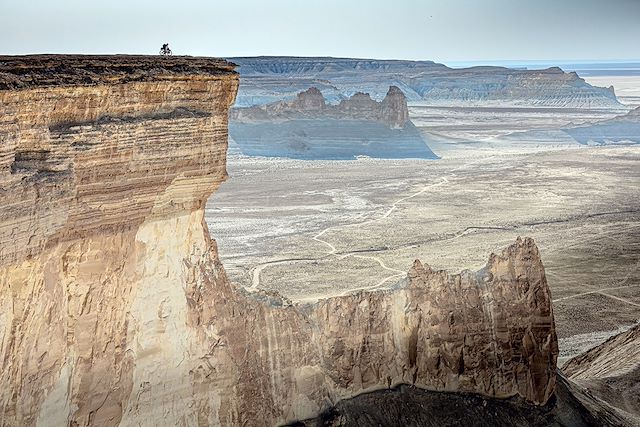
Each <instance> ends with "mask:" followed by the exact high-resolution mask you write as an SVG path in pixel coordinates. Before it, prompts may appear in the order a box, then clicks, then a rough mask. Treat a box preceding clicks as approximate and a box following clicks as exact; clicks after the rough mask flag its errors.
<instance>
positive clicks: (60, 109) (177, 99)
mask: <svg viewBox="0 0 640 427" xmlns="http://www.w3.org/2000/svg"><path fill="white" fill-rule="evenodd" d="M67 58H68V57H60V58H53V59H51V61H54V62H55V61H58V62H60V63H64V62H65V61H66V60H67ZM91 58H93V59H91ZM93 60H95V61H96V64H104V63H106V64H110V65H109V67H97V66H96V67H94V66H93V65H92V64H93V63H92V61H93ZM3 61H4V62H0V68H3V69H4V70H5V72H6V70H7V68H9V69H11V67H8V66H7V65H6V64H7V63H11V61H13V63H15V64H20V65H15V66H14V67H15V68H16V69H18V68H19V69H20V70H19V71H14V72H13V74H14V75H29V76H31V77H29V79H28V80H29V81H41V82H43V81H45V80H47V79H46V75H47V73H48V71H46V68H42V66H41V64H42V60H41V57H21V58H19V59H11V60H7V59H3ZM74 61H75V60H74ZM119 61H123V63H126V64H128V65H127V67H130V68H129V69H128V70H129V71H126V72H124V71H123V74H121V75H119V77H118V78H117V79H116V80H115V82H114V83H108V81H109V80H110V79H111V74H110V71H108V70H110V69H113V68H117V69H120V70H122V69H123V68H122V67H120V66H119ZM132 61H133V60H132V59H131V58H130V57H126V58H120V57H90V58H82V61H81V63H77V62H73V63H74V64H76V65H77V69H76V70H75V71H74V73H77V74H78V75H81V74H82V73H84V71H83V70H90V71H87V72H90V73H91V74H92V75H93V77H92V78H91V79H90V80H87V81H84V80H83V81H77V82H76V83H69V81H67V80H64V79H63V80H60V81H58V83H60V85H58V86H57V85H56V84H55V82H56V81H54V80H47V81H48V83H47V84H46V85H43V84H34V85H31V86H29V85H26V86H24V85H23V86H20V88H19V89H5V90H0V100H1V102H0V108H1V111H0V138H1V139H0V141H1V145H0V165H2V167H1V168H0V183H1V186H0V187H1V188H2V196H3V204H2V205H0V239H1V240H0V245H1V246H0V248H1V249H2V254H1V255H2V258H1V262H0V358H1V359H2V361H3V367H2V370H1V371H0V385H2V387H1V388H0V420H1V421H0V423H1V424H3V425H27V426H29V425H35V424H37V423H46V424H48V425H78V426H88V425H105V426H113V425H119V424H122V425H154V424H165V425H166V424H187V425H195V424H198V425H225V426H226V425H255V426H267V425H274V424H281V423H286V422H291V421H294V420H299V419H308V418H311V417H315V416H317V415H318V414H320V413H322V411H324V410H326V409H327V408H329V407H331V405H332V404H334V403H335V402H337V401H339V400H341V399H345V398H349V397H352V396H354V395H357V394H360V393H363V392H366V391H371V390H378V389H385V388H387V387H389V386H394V385H397V384H402V383H408V384H415V385H416V386H418V387H422V388H427V389H432V390H447V391H465V392H472V393H478V394H482V395H485V396H490V397H496V398H503V397H509V396H520V397H521V398H522V399H524V400H525V401H526V402H529V403H532V404H544V403H545V402H547V400H548V398H549V396H550V395H551V393H552V392H553V387H554V383H555V361H556V355H557V343H556V337H555V329H554V325H553V313H552V311H551V306H550V298H549V290H548V287H547V283H546V279H545V276H544V269H543V266H542V263H541V261H540V258H539V255H538V251H537V249H536V247H535V245H534V243H533V241H531V240H530V239H525V240H524V241H522V240H518V241H517V242H516V243H515V244H514V245H512V246H510V247H509V248H508V249H507V250H505V251H504V252H503V253H502V254H501V255H497V256H493V257H492V258H491V260H490V262H489V264H488V265H487V267H486V268H485V269H483V270H482V271H480V272H478V273H475V274H474V273H468V272H466V273H463V274H461V275H448V274H447V273H445V272H434V271H431V270H429V269H426V268H423V267H421V266H420V265H419V264H416V266H415V267H414V268H413V269H412V270H411V272H410V275H409V277H408V279H407V280H406V281H405V282H406V283H405V284H404V286H401V285H399V286H398V287H397V288H396V289H394V290H387V291H379V292H361V293H358V294H354V295H347V296H344V297H336V298H329V299H326V300H323V301H320V302H318V303H316V304H309V305H304V306H292V305H290V304H288V303H287V302H286V301H284V300H282V299H280V298H279V297H277V296H268V295H266V294H262V293H256V294H253V295H247V294H246V293H245V292H241V291H240V290H238V289H237V288H236V287H235V286H233V285H232V284H230V283H229V281H228V279H227V277H226V274H225V272H224V269H223V267H222V266H221V265H220V262H219V260H218V256H217V249H216V245H215V242H214V241H213V240H212V239H211V238H210V236H209V233H208V230H207V226H206V223H205V221H204V205H205V203H204V202H205V200H206V198H207V197H208V196H209V195H210V194H211V192H213V191H214V190H215V188H216V187H217V186H218V185H219V184H220V182H221V181H222V180H224V178H225V176H226V173H225V153H226V147H227V112H228V108H229V106H230V105H231V103H232V102H233V99H234V95H235V93H236V90H237V87H238V76H237V75H236V74H235V73H234V72H233V71H232V70H231V66H230V65H229V64H227V65H225V64H226V63H222V65H221V66H220V67H214V68H212V69H211V70H212V71H211V72H210V73H209V72H208V71H203V69H200V71H198V72H194V73H192V72H191V71H189V72H186V73H184V74H181V73H180V71H179V70H180V69H181V67H182V66H177V65H176V66H175V67H173V71H171V72H170V73H169V76H170V77H167V73H165V72H164V71H162V70H165V69H168V68H167V67H168V64H181V63H182V64H183V66H184V67H186V68H185V69H190V70H191V69H192V68H191V65H190V64H191V62H190V61H193V62H194V63H198V62H199V61H204V62H207V61H206V60H205V59H188V58H175V59H174V58H171V59H167V58H160V57H154V58H142V59H140V64H144V66H143V65H141V66H140V68H137V67H136V65H135V63H134V62H132ZM172 61H175V62H172ZM214 63H218V62H215V61H212V62H211V64H214ZM76 65H74V67H76ZM152 69H153V70H158V72H157V73H156V72H155V71H154V72H153V73H152V74H148V73H151V72H150V71H149V70H152ZM39 73H43V75H42V76H41V77H38V75H39ZM127 73H131V75H132V76H133V75H136V76H139V77H140V76H143V75H144V77H140V79H141V80H140V79H139V78H136V79H133V77H131V76H130V77H127V76H126V74H127ZM3 78H4V77H3ZM70 81H75V80H74V79H71V80H70Z"/></svg>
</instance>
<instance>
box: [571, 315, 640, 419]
mask: <svg viewBox="0 0 640 427" xmlns="http://www.w3.org/2000/svg"><path fill="white" fill-rule="evenodd" d="M562 371H563V372H564V374H565V375H566V376H567V377H568V378H570V379H571V380H572V381H574V382H576V383H577V384H579V385H581V386H582V387H584V388H586V389H587V390H589V391H590V393H591V394H592V395H595V396H597V397H599V398H600V399H602V400H604V401H605V402H607V403H609V404H610V405H611V406H613V407H614V408H617V409H619V410H620V411H622V413H623V414H624V415H626V416H627V417H628V418H631V419H632V420H634V421H635V424H636V425H640V325H636V326H634V327H633V328H631V329H629V330H628V331H625V332H622V333H620V334H618V335H615V336H613V337H611V338H609V339H608V340H607V341H605V342H604V343H602V344H600V345H598V346H596V347H594V348H592V349H591V350H589V351H587V352H586V353H583V354H581V355H579V356H576V357H574V358H573V359H571V360H569V361H567V363H565V364H564V366H563V367H562Z"/></svg>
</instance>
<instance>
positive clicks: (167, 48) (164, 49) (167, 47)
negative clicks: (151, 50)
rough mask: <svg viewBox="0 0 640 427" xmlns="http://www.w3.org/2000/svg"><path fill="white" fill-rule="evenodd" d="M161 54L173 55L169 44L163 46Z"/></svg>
mask: <svg viewBox="0 0 640 427" xmlns="http://www.w3.org/2000/svg"><path fill="white" fill-rule="evenodd" d="M160 54H161V55H171V49H169V43H165V44H163V45H162V48H161V49H160Z"/></svg>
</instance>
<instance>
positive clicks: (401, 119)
mask: <svg viewBox="0 0 640 427" xmlns="http://www.w3.org/2000/svg"><path fill="white" fill-rule="evenodd" d="M229 119H230V120H231V121H232V122H245V123H253V122H261V121H282V120H302V119H313V120H322V119H335V120H363V121H365V120H366V121H374V122H380V123H383V124H385V125H386V126H388V127H389V128H392V129H402V128H404V127H405V125H406V124H407V123H408V122H409V108H408V107H407V98H406V97H405V96H404V93H402V91H401V90H400V89H399V88H397V87H396V86H391V87H389V91H388V92H387V95H386V96H385V97H384V99H383V100H382V101H381V102H377V101H374V100H373V99H372V98H371V96H370V95H369V94H368V93H362V92H356V93H355V94H353V95H352V96H351V97H349V98H347V99H343V100H341V101H340V103H339V104H337V105H331V104H327V102H326V100H325V98H324V96H322V92H320V90H319V89H318V88H316V87H311V88H309V89H307V90H305V91H302V92H300V93H298V94H297V95H296V98H295V99H294V100H293V101H279V102H274V103H272V104H267V105H261V106H253V107H248V108H234V109H232V110H231V113H230V114H229Z"/></svg>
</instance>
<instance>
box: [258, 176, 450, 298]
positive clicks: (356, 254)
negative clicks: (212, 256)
mask: <svg viewBox="0 0 640 427" xmlns="http://www.w3.org/2000/svg"><path fill="white" fill-rule="evenodd" d="M448 182H449V180H448V179H447V178H441V179H440V181H439V182H437V183H435V184H430V185H427V186H425V187H424V188H422V190H420V191H417V192H415V193H413V194H411V195H410V196H406V197H402V198H400V199H398V200H396V201H395V202H393V204H391V206H390V207H389V209H387V211H386V212H385V213H384V214H382V216H380V217H378V218H373V219H367V220H364V221H362V222H356V223H352V224H344V225H332V226H330V227H327V228H325V229H323V230H322V231H320V232H319V233H318V234H316V235H315V236H313V237H312V238H311V240H315V241H316V242H320V243H322V244H324V245H326V246H327V247H328V249H329V252H327V254H326V255H323V256H321V257H318V258H300V259H284V260H278V261H269V262H265V263H262V264H260V265H258V266H256V267H255V268H254V269H253V276H252V277H253V280H252V284H251V288H250V289H253V290H255V289H257V288H258V287H259V286H260V273H261V272H262V270H264V269H265V268H267V267H269V266H272V265H279V264H288V263H294V262H303V261H318V260H322V259H326V258H329V257H331V256H337V254H336V253H337V252H338V249H337V248H336V247H335V246H334V245H333V244H331V242H328V241H327V240H324V239H321V238H320V237H322V235H324V234H325V233H326V232H327V231H329V230H335V229H340V228H346V227H355V226H358V227H362V226H364V225H367V224H371V223H373V222H376V221H381V220H383V219H385V218H388V217H389V215H391V214H392V213H393V211H395V210H396V209H397V207H398V204H399V203H402V202H404V201H406V200H409V199H412V198H414V197H416V196H419V195H420V194H422V193H424V192H425V191H427V190H430V189H432V188H434V187H439V186H441V185H444V184H447V183H448ZM361 253H362V251H352V252H345V253H342V254H340V255H339V258H338V259H341V260H342V259H345V258H348V257H350V256H352V257H354V258H361V259H370V260H372V261H375V262H377V263H378V264H379V265H380V267H382V268H383V269H385V270H388V271H391V272H393V273H394V274H392V275H391V276H388V277H387V278H385V279H383V280H382V281H380V282H378V283H377V284H375V285H373V286H370V287H365V288H362V289H374V288H377V287H378V286H381V285H382V284H384V283H385V282H387V281H389V280H391V279H392V278H394V277H400V276H403V275H405V274H406V273H407V272H406V271H401V270H398V269H395V268H391V267H389V266H387V265H386V264H385V263H384V262H383V261H382V260H381V259H380V258H378V257H376V256H372V255H360V254H361ZM357 290H361V289H350V290H349V292H353V291H357Z"/></svg>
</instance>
